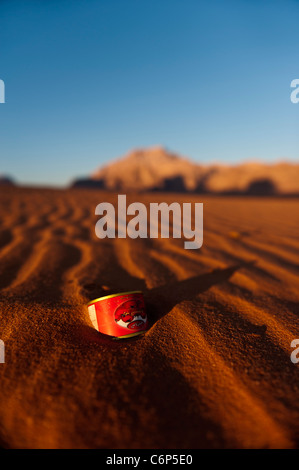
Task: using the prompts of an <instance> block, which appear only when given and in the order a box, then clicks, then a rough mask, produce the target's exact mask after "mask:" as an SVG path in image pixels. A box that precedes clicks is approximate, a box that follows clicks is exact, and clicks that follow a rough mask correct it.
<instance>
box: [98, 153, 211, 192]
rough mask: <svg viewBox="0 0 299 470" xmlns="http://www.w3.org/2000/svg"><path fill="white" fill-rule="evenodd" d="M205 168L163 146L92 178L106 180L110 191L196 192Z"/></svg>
mask: <svg viewBox="0 0 299 470" xmlns="http://www.w3.org/2000/svg"><path fill="white" fill-rule="evenodd" d="M201 171H202V170H201V167H200V166H199V165H197V164H195V163H193V162H191V161H190V160H188V159H187V158H183V157H180V156H178V155H176V154H174V153H171V152H168V151H167V150H165V149H163V148H162V147H152V148H149V149H138V150H134V151H133V152H131V153H129V154H127V155H126V156H125V157H123V158H121V159H119V160H116V161H114V162H112V163H110V164H109V165H106V166H104V167H102V168H100V169H99V170H97V171H95V172H94V173H93V174H92V175H91V178H92V179H95V180H102V181H103V182H104V183H105V186H106V188H108V189H113V190H115V189H119V190H123V191H132V190H135V191H144V190H155V189H156V190H158V189H161V190H163V189H167V188H168V187H172V186H173V187H174V188H175V187H178V188H179V189H180V190H183V191H192V190H195V188H196V186H197V182H198V180H199V178H200V174H201Z"/></svg>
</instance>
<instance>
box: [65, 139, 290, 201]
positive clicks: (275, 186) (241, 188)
mask: <svg viewBox="0 0 299 470" xmlns="http://www.w3.org/2000/svg"><path fill="white" fill-rule="evenodd" d="M72 186H73V187H85V188H101V189H107V190H111V191H118V192H121V191H123V192H130V191H172V192H196V193H215V194H251V195H255V194H256V195H275V194H283V195H293V194H299V163H290V162H280V163H273V164H266V163H261V162H248V163H240V164H237V165H224V164H211V165H201V164H198V163H195V162H192V161H191V160H189V159H188V158H185V157H181V156H179V155H177V154H175V153H172V152H169V151H168V150H166V149H164V148H162V147H151V148H147V149H137V150H133V151H132V152H130V153H129V154H127V155H125V156H124V157H122V158H120V159H118V160H115V161H113V162H111V163H109V164H107V165H105V166H102V167H101V168H99V169H97V170H96V171H94V172H93V173H92V174H91V175H90V176H89V177H88V178H85V179H78V180H75V181H74V182H73V184H72Z"/></svg>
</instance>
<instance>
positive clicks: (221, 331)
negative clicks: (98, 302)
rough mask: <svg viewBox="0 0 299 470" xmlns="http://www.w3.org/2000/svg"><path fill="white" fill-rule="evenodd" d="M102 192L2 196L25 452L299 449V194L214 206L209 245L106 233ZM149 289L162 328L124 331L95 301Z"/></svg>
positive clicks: (2, 331)
mask: <svg viewBox="0 0 299 470" xmlns="http://www.w3.org/2000/svg"><path fill="white" fill-rule="evenodd" d="M102 201H109V202H113V203H114V204H115V205H116V202H117V199H116V195H113V194H111V193H110V194H109V193H102V192H97V191H79V190H78V191H75V190H73V191H71V190H69V191H60V190H57V191H54V190H38V189H15V188H6V189H4V188H2V189H1V192H0V203H1V209H0V215H1V219H0V220H1V228H0V248H1V250H0V261H1V262H0V289H1V291H0V302H1V309H0V339H2V340H4V342H5V347H6V363H5V364H0V383H1V386H0V422H1V428H0V441H1V442H2V446H3V447H12V448H20V447H21V448H24V447H25V448H45V447H46V448H69V447H71V448H94V447H97V448H218V447H220V448H277V447H283V448H287V447H298V444H299V424H298V423H299V404H298V387H299V364H298V365H296V364H293V363H292V362H291V361H290V353H291V347H290V343H291V341H292V340H293V339H294V338H298V337H299V303H298V301H299V291H298V272H299V268H298V265H299V224H298V222H299V201H298V200H291V199H254V198H252V199H248V198H244V199H233V198H212V197H209V198H202V197H199V196H198V197H194V196H187V195H186V196H181V195H168V196H166V195H157V194H156V195H153V194H151V195H142V196H141V195H138V196H136V195H135V196H134V195H132V196H131V197H128V202H129V203H130V202H133V201H140V202H144V203H149V202H154V201H166V202H169V203H170V202H171V201H181V202H191V201H193V202H196V201H197V202H204V245H203V247H202V248H201V249H200V250H184V248H183V240H177V239H176V240H174V239H169V240H167V239H164V240H151V239H143V240H131V239H126V240H117V239H116V240H109V239H105V240H99V239H97V238H96V236H95V233H94V226H95V223H96V221H97V219H98V217H97V216H95V215H94V209H95V207H96V205H97V204H98V203H99V202H102ZM127 290H142V291H143V292H144V294H145V298H146V302H147V308H148V315H149V317H150V319H151V327H150V329H149V331H148V332H147V333H146V334H145V335H143V336H139V337H136V338H133V339H131V340H122V341H112V340H110V339H108V338H106V337H105V336H103V335H101V334H99V333H97V332H96V331H95V330H94V329H93V327H92V324H91V322H90V320H89V318H88V312H87V308H86V302H88V301H89V300H91V299H93V298H95V297H100V296H101V295H106V294H107V293H110V292H119V291H127Z"/></svg>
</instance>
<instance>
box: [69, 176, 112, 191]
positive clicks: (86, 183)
mask: <svg viewBox="0 0 299 470" xmlns="http://www.w3.org/2000/svg"><path fill="white" fill-rule="evenodd" d="M71 187H72V188H87V189H88V188H90V189H104V188H105V184H104V181H102V180H95V179H91V178H80V179H77V180H75V181H73V183H71Z"/></svg>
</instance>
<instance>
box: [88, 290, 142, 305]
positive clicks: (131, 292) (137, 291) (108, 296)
mask: <svg viewBox="0 0 299 470" xmlns="http://www.w3.org/2000/svg"><path fill="white" fill-rule="evenodd" d="M126 294H142V291H141V290H132V291H129V292H119V293H118V294H111V295H105V296H104V297H98V298H97V299H94V300H91V301H90V302H88V304H87V306H89V305H91V304H94V303H95V302H100V301H101V300H106V299H111V298H112V297H118V296H119V295H126Z"/></svg>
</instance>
